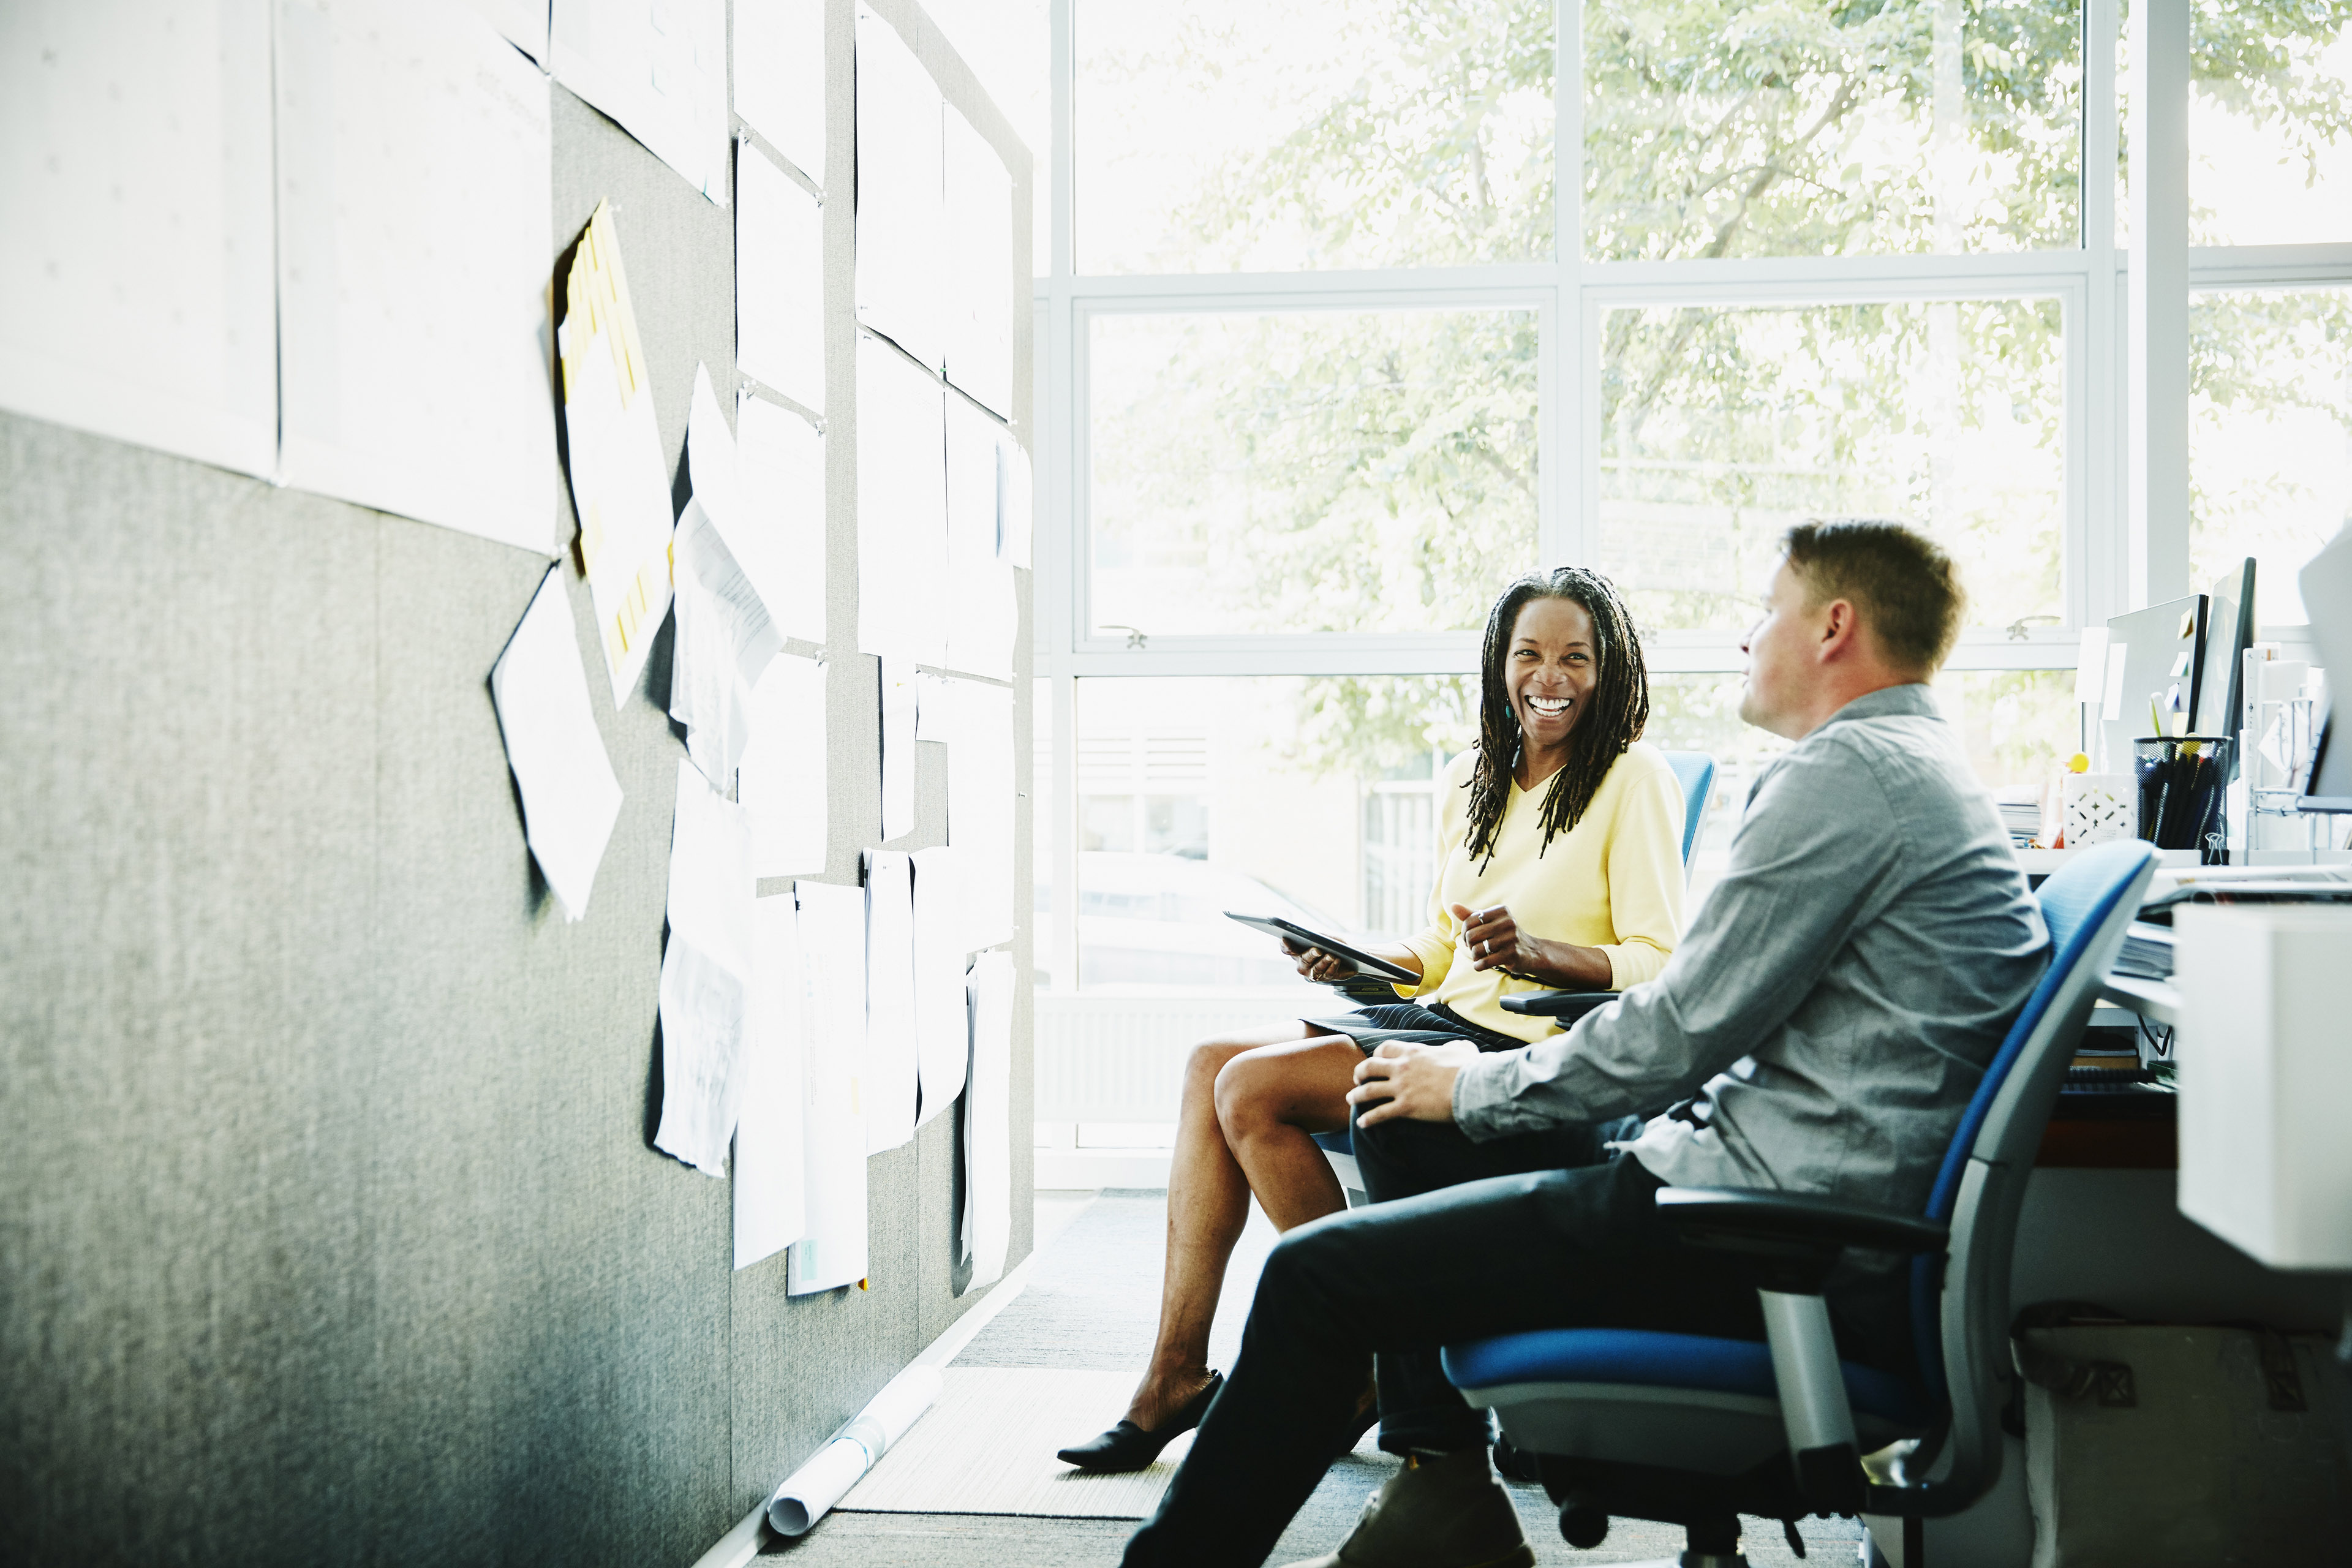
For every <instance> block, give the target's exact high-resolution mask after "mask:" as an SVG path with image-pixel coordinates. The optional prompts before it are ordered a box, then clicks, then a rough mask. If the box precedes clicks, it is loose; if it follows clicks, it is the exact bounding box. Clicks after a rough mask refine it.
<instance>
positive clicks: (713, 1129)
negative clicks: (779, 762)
mask: <svg viewBox="0 0 2352 1568" xmlns="http://www.w3.org/2000/svg"><path fill="white" fill-rule="evenodd" d="M753 902H754V895H753V891H752V880H751V819H750V818H749V817H747V816H745V815H744V813H743V808H742V807H741V806H740V805H735V804H734V803H733V802H731V801H729V800H727V799H725V798H724V797H722V796H720V795H718V794H717V793H716V792H714V791H713V790H712V789H711V787H710V786H709V784H707V783H705V782H704V780H703V777H702V775H701V774H700V773H697V772H696V771H695V767H694V764H693V763H690V762H688V761H687V760H686V759H685V758H683V757H681V758H679V759H678V763H677V822H676V824H675V826H673V827H672V829H671V834H670V851H669V906H668V913H669V944H668V946H667V947H666V948H665V949H663V951H662V972H661V1033H662V1107H661V1124H660V1126H659V1127H658V1128H657V1129H656V1131H655V1132H654V1146H655V1147H656V1148H657V1149H660V1150H662V1151H664V1152H667V1153H670V1154H674V1155H676V1156H677V1158H678V1159H680V1160H683V1161H685V1162H686V1163H688V1164H689V1165H692V1166H693V1167H694V1168H695V1169H697V1170H698V1171H700V1172H701V1173H703V1174H705V1175H708V1176H724V1175H725V1174H726V1173H727V1145H728V1141H729V1140H730V1138H731V1137H732V1136H733V1135H734V1131H735V1117H736V1112H737V1110H738V1109H739V1108H740V1103H741V1099H742V1092H743V1079H742V1075H741V1072H740V1065H741V1060H742V1055H743V1036H744V1031H745V1028H746V1026H747V1024H748V1021H749V1016H750V1012H751V910H752V905H753Z"/></svg>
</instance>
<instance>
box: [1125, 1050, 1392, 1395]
mask: <svg viewBox="0 0 2352 1568" xmlns="http://www.w3.org/2000/svg"><path fill="white" fill-rule="evenodd" d="M1306 1033H1307V1026H1305V1025H1304V1024H1296V1023H1294V1024H1282V1025H1276V1026H1271V1027H1269V1028H1265V1029H1262V1030H1259V1031H1257V1032H1255V1033H1254V1034H1248V1035H1237V1036H1234V1037H1232V1038H1230V1039H1223V1040H1204V1041H1202V1043H1201V1044H1199V1045H1197V1046H1194V1047H1192V1056H1191V1058H1189V1059H1188V1060H1187V1061H1186V1062H1185V1064H1184V1086H1183V1092H1182V1095H1181V1100H1180V1101H1179V1108H1178V1110H1177V1114H1176V1148H1175V1152H1174V1154H1173V1156H1172V1157H1171V1159H1170V1161H1169V1165H1168V1263H1167V1268H1166V1271H1165V1272H1164V1273H1163V1275H1162V1276H1161V1279H1160V1331H1159V1334H1158V1336H1157V1337H1156V1338H1155V1339H1154V1340H1153V1342H1152V1346H1151V1363H1150V1365H1149V1366H1148V1367H1147V1368H1145V1370H1144V1373H1143V1381H1142V1382H1141V1383H1140V1384H1137V1385H1136V1390H1135V1398H1134V1400H1133V1401H1132V1402H1131V1403H1129V1405H1128V1407H1127V1418H1128V1419H1129V1421H1132V1422H1134V1423H1135V1424H1136V1425H1137V1426H1140V1427H1142V1428H1143V1429H1144V1430H1145V1431H1147V1432H1148V1431H1152V1430H1155V1429H1157V1428H1158V1427H1159V1426H1161V1425H1162V1424H1163V1423H1164V1422H1166V1421H1167V1419H1168V1418H1169V1417H1170V1416H1171V1415H1175V1414H1176V1412H1177V1411H1179V1410H1181V1409H1182V1408H1183V1406H1184V1404H1185V1402H1186V1401H1188V1400H1190V1399H1191V1398H1192V1396H1193V1395H1194V1394H1198V1393H1200V1392H1201V1390H1202V1388H1203V1387H1205V1386H1206V1385H1207V1384H1208V1381H1209V1324H1210V1323H1211V1322H1212V1321H1213V1320H1214V1319H1215V1317H1216V1313H1217V1298H1218V1296H1219V1294H1220V1293H1222V1292H1223V1289H1224V1284H1225V1264H1226V1261H1227V1260H1228V1259H1230V1258H1232V1257H1233V1255H1234V1243H1235V1242H1236V1241H1239V1240H1240V1239H1241V1234H1242V1226H1244V1225H1245V1224H1247V1223H1248V1221H1249V1197H1250V1188H1249V1182H1248V1180H1247V1178H1245V1177H1244V1175H1243V1174H1242V1168H1241V1166H1240V1165H1239V1164H1238V1163H1235V1162H1234V1156H1233V1152H1232V1151H1231V1150H1229V1149H1227V1148H1226V1147H1225V1137H1224V1132H1223V1129H1222V1128H1221V1127H1220V1126H1219V1125H1218V1121H1217V1075H1218V1074H1219V1073H1220V1072H1221V1071H1223V1068H1224V1066H1225V1064H1226V1063H1227V1062H1230V1061H1232V1060H1233V1059H1234V1058H1236V1057H1239V1056H1241V1055H1242V1054H1243V1053H1244V1052H1245V1051H1250V1050H1254V1049H1256V1048H1258V1047H1264V1046H1270V1045H1275V1044H1276V1043H1278V1042H1285V1041H1290V1042H1295V1041H1297V1040H1298V1039H1300V1038H1302V1037H1304V1036H1305V1035H1306ZM1351 1070H1352V1069H1351Z"/></svg>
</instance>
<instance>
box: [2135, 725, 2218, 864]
mask: <svg viewBox="0 0 2352 1568" xmlns="http://www.w3.org/2000/svg"><path fill="white" fill-rule="evenodd" d="M2132 753H2133V754H2132V773H2133V776H2134V777H2135V778H2136V779H2137V781H2138V784H2139V836H2140V837H2142V838H2144V839H2146V840H2147V842H2149V843H2151V844H2153V845H2155V846H2156V847H2158V849H2194V850H2197V851H2198V852H2199V855H2200V859H2204V860H2208V861H2211V860H2218V859H2220V858H2221V856H2220V854H2219V847H2220V845H2221V801H2222V798H2223V796H2224V795H2225V794H2226V793H2227V790H2228V785H2229V776H2230V742H2229V740H2228V738H2227V737H2225V736H2221V735H2181V736H2177V737H2173V736H2160V735H2147V736H2142V737H2141V738H2140V739H2138V740H2137V741H2135V742H2132Z"/></svg>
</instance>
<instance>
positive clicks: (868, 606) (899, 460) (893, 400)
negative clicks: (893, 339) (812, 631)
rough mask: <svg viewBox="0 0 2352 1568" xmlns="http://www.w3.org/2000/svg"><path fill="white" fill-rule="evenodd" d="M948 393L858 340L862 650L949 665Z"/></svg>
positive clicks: (879, 346)
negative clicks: (947, 607) (947, 605)
mask: <svg viewBox="0 0 2352 1568" xmlns="http://www.w3.org/2000/svg"><path fill="white" fill-rule="evenodd" d="M946 396H947V390H946V388H944V387H942V386H941V385H940V383H939V381H938V379H937V378H936V377H934V376H931V375H929V374H927V373H925V372H924V371H923V370H922V369H921V368H920V367H919V366H917V365H915V364H912V363H908V360H907V358H906V356H905V355H903V354H900V353H898V352H897V351H895V350H893V349H892V348H891V347H890V345H889V344H887V343H885V342H877V341H876V340H875V339H873V338H870V337H860V338H859V339H858V342H857V647H858V651H859V652H861V653H872V654H883V655H887V656H890V657H895V658H908V659H913V660H915V661H917V662H918V663H921V664H943V663H945V662H946V660H947V640H948V639H947V615H946V601H947V555H948V501H947V405H946V401H945V400H946Z"/></svg>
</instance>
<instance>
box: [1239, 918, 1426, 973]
mask: <svg viewBox="0 0 2352 1568" xmlns="http://www.w3.org/2000/svg"><path fill="white" fill-rule="evenodd" d="M1225 918H1226V919H1227V920H1229V921H1241V922H1242V924H1244V925H1245V926H1255V927H1256V928H1257V929H1258V930H1260V931H1264V932H1265V933H1266V934H1267V935H1268V936H1274V937H1280V938H1281V939H1282V940H1283V941H1285V942H1297V944H1298V945H1299V946H1301V947H1319V948H1321V949H1322V950H1323V951H1324V952H1328V953H1329V954H1330V955H1331V956H1332V957H1334V958H1344V959H1346V960H1347V961H1348V962H1349V963H1352V964H1354V965H1355V966H1356V970H1357V972H1358V973H1362V974H1370V975H1373V976H1376V977H1377V978H1379V979H1381V980H1386V981H1390V982H1391V983H1393V984H1399V985H1418V984H1421V976H1420V975H1418V974H1415V973H1413V972H1412V970H1410V969H1407V968H1405V967H1404V966H1403V965H1402V964H1399V963H1390V962H1389V961H1388V960H1387V959H1385V958H1374V957H1373V956H1372V955H1371V954H1370V953H1369V952H1365V951H1364V950H1363V949H1361V948H1360V947H1354V946H1351V945H1349V943H1347V942H1341V941H1340V940H1339V938H1338V937H1335V936H1326V935H1324V934H1323V933H1322V932H1321V931H1309V930H1307V928H1306V927H1305V926H1303V925H1300V924H1299V923H1298V922H1297V921H1286V920H1284V919H1283V918H1282V917H1281V916H1279V915H1239V914H1235V913H1234V911H1233V910H1226V911H1225Z"/></svg>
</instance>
